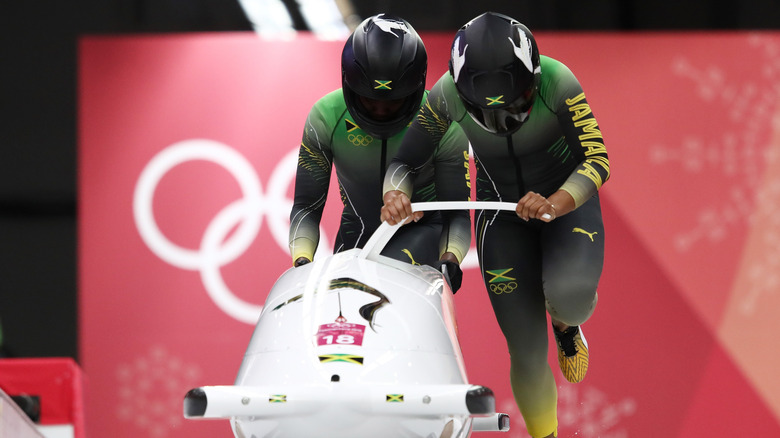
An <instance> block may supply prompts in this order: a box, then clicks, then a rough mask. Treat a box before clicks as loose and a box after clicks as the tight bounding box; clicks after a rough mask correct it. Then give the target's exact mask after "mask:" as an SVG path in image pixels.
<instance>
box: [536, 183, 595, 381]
mask: <svg viewBox="0 0 780 438" xmlns="http://www.w3.org/2000/svg"><path fill="white" fill-rule="evenodd" d="M542 253H543V254H544V262H543V263H544V268H543V270H544V273H543V277H544V294H545V298H546V303H547V310H548V312H549V313H550V316H551V319H552V325H553V334H554V335H555V340H556V344H557V347H558V365H559V366H560V368H561V372H562V373H563V376H564V377H565V378H566V380H568V381H569V382H572V383H578V382H581V381H582V380H583V379H584V378H585V375H586V374H587V372H588V366H589V362H590V351H589V349H588V343H587V342H586V340H585V335H584V334H583V332H582V327H580V325H581V324H582V323H584V322H585V321H586V320H587V319H588V318H590V316H591V315H592V314H593V311H594V309H595V307H596V302H597V300H598V294H597V292H596V290H597V287H598V282H599V278H600V276H601V271H602V267H603V264H604V225H603V223H602V220H601V210H600V207H599V200H598V197H597V196H594V197H593V198H591V199H590V200H589V201H588V202H586V203H585V204H584V205H582V206H580V208H578V209H577V210H575V211H573V212H571V213H569V214H567V215H566V216H563V217H560V218H558V219H556V220H554V221H553V222H551V223H549V224H547V225H546V226H544V227H543V231H542Z"/></svg>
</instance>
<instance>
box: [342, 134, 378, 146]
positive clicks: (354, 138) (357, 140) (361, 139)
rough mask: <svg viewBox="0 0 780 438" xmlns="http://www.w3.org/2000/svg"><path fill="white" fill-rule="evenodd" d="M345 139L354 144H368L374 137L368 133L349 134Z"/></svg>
mask: <svg viewBox="0 0 780 438" xmlns="http://www.w3.org/2000/svg"><path fill="white" fill-rule="evenodd" d="M347 139H348V140H349V141H350V143H352V144H354V145H355V146H368V145H370V144H371V143H372V142H373V141H374V137H372V136H370V135H356V134H349V136H347Z"/></svg>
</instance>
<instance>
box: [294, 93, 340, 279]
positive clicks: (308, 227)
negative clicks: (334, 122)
mask: <svg viewBox="0 0 780 438" xmlns="http://www.w3.org/2000/svg"><path fill="white" fill-rule="evenodd" d="M327 131H328V130H327V128H326V126H325V123H324V121H323V118H322V116H321V114H320V112H319V111H318V109H317V107H316V105H315V107H314V108H312V111H311V112H310V113H309V116H308V117H307V119H306V125H305V126H304V130H303V140H302V141H301V147H300V150H299V152H298V170H297V173H296V176H295V197H294V201H293V207H292V211H291V212H290V233H289V246H290V255H291V256H292V261H293V266H300V265H302V264H305V263H308V262H310V261H312V260H314V252H315V251H316V250H317V245H318V244H319V241H320V220H321V219H322V212H323V210H324V208H325V201H326V200H327V197H328V188H329V185H330V173H331V163H332V162H333V153H332V151H331V149H330V146H329V144H328V143H327V140H328V139H329V138H330V135H329V134H330V133H329V132H327Z"/></svg>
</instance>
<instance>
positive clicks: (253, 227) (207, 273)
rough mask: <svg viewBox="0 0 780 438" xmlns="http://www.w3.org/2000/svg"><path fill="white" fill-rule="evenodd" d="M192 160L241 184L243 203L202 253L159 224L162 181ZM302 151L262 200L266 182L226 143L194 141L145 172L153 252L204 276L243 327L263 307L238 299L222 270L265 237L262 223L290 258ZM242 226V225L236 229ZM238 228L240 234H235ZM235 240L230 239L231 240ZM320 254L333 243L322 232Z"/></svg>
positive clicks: (143, 231)
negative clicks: (292, 196) (291, 190)
mask: <svg viewBox="0 0 780 438" xmlns="http://www.w3.org/2000/svg"><path fill="white" fill-rule="evenodd" d="M191 160H206V161H211V162H214V163H216V164H218V165H220V166H222V167H223V168H224V169H226V170H227V171H228V172H229V173H230V174H231V175H232V176H233V177H234V178H236V180H237V181H238V185H239V187H240V189H241V192H242V195H243V197H242V198H241V199H239V200H236V201H233V202H232V203H230V204H229V205H227V206H226V207H225V208H224V209H222V211H220V212H219V213H218V214H217V215H216V217H215V218H214V219H213V220H212V221H211V223H210V224H209V225H208V227H207V229H206V231H205V233H204V235H203V237H202V239H201V242H200V248H199V249H197V250H192V249H187V248H182V247H180V246H177V245H175V244H174V243H172V242H171V241H170V240H169V239H168V238H167V237H165V235H163V233H162V232H161V231H160V229H159V227H158V226H157V223H156V221H155V218H154V213H153V209H152V205H153V202H152V201H153V198H154V192H155V189H156V188H157V185H158V184H159V182H160V180H161V179H162V177H163V176H164V175H165V174H166V173H167V172H168V171H170V170H171V169H172V168H174V167H176V166H178V165H180V164H182V163H185V162H187V161H191ZM297 160H298V151H297V150H292V151H291V152H290V153H288V154H287V155H286V156H285V157H284V158H282V160H281V161H280V162H279V164H278V165H277V166H276V168H275V169H274V171H273V173H272V175H271V179H270V183H269V186H268V192H267V194H266V196H263V194H262V186H261V183H260V178H259V177H258V175H257V173H256V172H255V170H254V168H253V167H252V165H251V164H250V163H249V162H248V161H247V160H246V158H244V157H243V156H242V155H241V154H240V153H238V152H236V151H235V150H234V149H232V148H230V147H229V146H227V145H224V144H222V143H219V142H216V141H212V140H205V139H192V140H184V141H181V142H179V143H175V144H173V145H171V146H169V147H167V148H165V149H164V150H162V151H161V152H159V153H158V154H157V155H156V156H154V157H153V158H152V160H151V161H150V162H149V163H148V164H147V165H146V167H145V168H144V169H143V171H142V172H141V175H140V177H139V179H138V181H137V183H136V186H135V193H134V196H133V215H134V219H135V223H136V227H137V228H138V231H139V233H140V235H141V238H142V239H143V241H144V243H146V245H147V246H148V247H149V249H150V250H151V251H152V252H153V253H154V254H155V255H157V256H158V257H159V258H160V259H162V260H164V261H165V262H167V263H169V264H171V265H173V266H176V267H178V268H181V269H185V270H197V271H199V272H200V276H201V281H202V282H203V285H204V287H205V289H206V292H207V293H208V294H209V296H210V297H211V299H212V300H213V301H214V303H215V304H216V305H217V307H219V308H220V309H221V310H222V311H224V312H225V313H226V314H227V315H229V316H231V317H232V318H235V319H236V320H238V321H241V322H246V323H248V324H255V323H256V322H257V318H258V317H259V315H260V312H261V311H262V309H263V307H262V305H255V304H251V303H248V302H246V301H243V300H241V299H240V298H238V297H236V296H235V295H234V294H233V293H232V292H231V291H230V289H229V288H228V286H227V285H226V284H225V281H224V279H223V278H222V274H221V271H220V268H221V267H222V266H224V265H226V264H228V263H230V262H232V261H233V260H235V259H236V258H238V257H239V256H240V255H241V254H243V253H244V252H245V251H246V250H247V249H248V248H249V246H250V245H251V244H252V242H254V240H255V237H256V236H257V234H258V232H259V231H260V227H261V225H262V218H263V217H264V216H265V217H266V218H267V219H268V226H269V227H270V231H271V234H272V236H273V237H274V240H275V241H276V243H277V244H278V245H279V247H280V248H282V249H283V250H284V251H285V252H288V251H289V250H288V248H287V233H288V229H289V222H288V221H289V211H290V208H291V206H292V201H291V200H289V199H286V193H287V187H288V186H289V184H290V182H291V181H293V180H294V178H295V173H296V168H297ZM236 225H238V226H237V227H236ZM234 228H235V232H233V233H232V234H230V231H231V230H233V229H234ZM229 234H230V237H229V238H227V239H226V237H227V236H228V235H229ZM321 236H322V237H321V239H320V248H319V249H318V251H327V249H326V248H324V247H326V246H327V244H326V241H327V238H326V236H325V233H324V231H323V230H321Z"/></svg>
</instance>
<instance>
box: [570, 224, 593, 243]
mask: <svg viewBox="0 0 780 438" xmlns="http://www.w3.org/2000/svg"><path fill="white" fill-rule="evenodd" d="M571 232H572V233H582V234H585V235H587V236H588V237H590V241H591V242H593V236H594V235H596V234H598V231H594V232H592V233H589V232H587V231H585V230H583V229H582V228H579V227H575V228H572V229H571Z"/></svg>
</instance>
